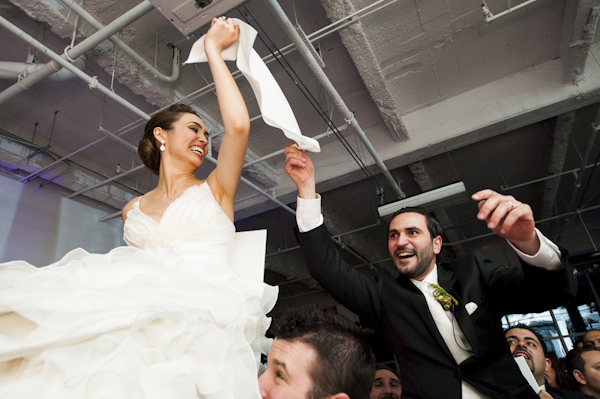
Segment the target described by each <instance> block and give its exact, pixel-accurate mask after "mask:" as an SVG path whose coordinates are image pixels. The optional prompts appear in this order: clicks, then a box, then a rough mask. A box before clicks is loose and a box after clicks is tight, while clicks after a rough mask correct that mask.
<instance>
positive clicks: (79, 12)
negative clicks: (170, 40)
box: [61, 1, 181, 83]
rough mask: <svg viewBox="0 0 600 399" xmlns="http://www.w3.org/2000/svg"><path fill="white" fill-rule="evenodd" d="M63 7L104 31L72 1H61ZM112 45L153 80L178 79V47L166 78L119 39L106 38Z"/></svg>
mask: <svg viewBox="0 0 600 399" xmlns="http://www.w3.org/2000/svg"><path fill="white" fill-rule="evenodd" d="M61 2H62V3H63V4H64V5H65V7H68V8H69V9H70V10H71V11H73V12H74V13H75V14H77V15H78V16H79V18H81V19H83V20H84V21H85V22H87V23H88V24H90V25H91V26H92V27H94V28H96V29H98V30H102V29H104V25H102V23H101V22H100V21H98V20H97V19H96V18H94V17H93V16H92V15H91V14H90V13H88V12H87V11H86V10H85V9H84V8H83V7H81V6H80V5H79V4H77V3H76V2H74V1H72V2H70V3H68V4H67V3H66V2H64V1H61ZM108 40H110V42H111V43H112V44H114V45H115V46H117V47H118V48H119V49H121V50H122V51H123V52H124V53H125V54H127V55H128V56H129V57H131V58H133V60H134V61H137V62H139V63H140V64H142V66H143V67H144V68H145V69H146V70H147V71H148V72H150V73H151V74H152V75H153V76H154V77H155V78H157V79H160V80H162V81H163V82H169V83H170V82H175V81H176V80H177V79H178V78H179V67H180V60H181V50H180V49H179V48H178V47H175V46H173V52H174V53H173V69H172V73H171V76H166V75H164V74H163V73H161V72H160V71H158V70H157V69H156V68H154V67H153V66H152V64H150V63H149V62H148V61H146V60H145V59H143V58H142V57H141V56H140V55H139V54H138V53H136V52H135V51H134V50H133V49H132V48H131V47H129V46H128V45H127V44H125V43H124V42H123V41H122V40H121V39H119V38H118V37H116V36H111V37H109V38H108Z"/></svg>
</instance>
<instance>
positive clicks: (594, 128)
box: [567, 109, 600, 210]
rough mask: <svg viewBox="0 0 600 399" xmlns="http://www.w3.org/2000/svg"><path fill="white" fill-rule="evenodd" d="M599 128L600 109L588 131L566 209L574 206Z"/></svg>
mask: <svg viewBox="0 0 600 399" xmlns="http://www.w3.org/2000/svg"><path fill="white" fill-rule="evenodd" d="M599 130H600V109H599V110H598V113H596V120H595V121H594V123H592V131H591V133H590V138H589V139H588V144H587V146H586V149H585V154H584V155H583V158H582V159H581V165H580V166H579V169H580V170H579V174H578V175H577V180H576V181H575V188H574V189H573V192H572V193H571V200H570V201H569V205H568V207H567V210H572V209H573V208H574V206H575V201H576V200H577V194H578V191H579V188H580V187H581V182H582V181H583V174H584V172H585V168H586V166H587V163H588V161H589V159H590V156H591V154H592V149H593V148H594V141H596V134H597V133H598V131H599Z"/></svg>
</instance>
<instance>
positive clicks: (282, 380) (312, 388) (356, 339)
mask: <svg viewBox="0 0 600 399" xmlns="http://www.w3.org/2000/svg"><path fill="white" fill-rule="evenodd" d="M270 331H271V333H272V334H273V335H274V336H275V340H274V342H273V346H272V347H271V350H270V351H269V354H268V356H267V370H266V371H265V372H264V373H263V374H262V375H261V376H260V378H259V379H258V385H259V388H260V394H261V396H262V397H263V398H264V399H280V398H287V399H296V398H297V399H324V398H334V399H348V398H352V399H355V398H356V399H367V398H368V397H369V391H370V386H371V382H372V381H373V372H374V370H375V356H374V355H373V352H372V351H371V348H370V347H369V345H368V344H367V342H366V340H365V339H364V337H363V336H362V334H361V333H360V331H359V329H358V328H357V327H356V326H355V325H354V324H352V323H351V322H349V321H348V320H347V319H345V318H343V317H341V316H338V315H337V314H335V313H333V312H323V311H320V310H317V309H313V310H299V311H292V312H288V313H286V314H285V315H283V316H281V317H279V318H275V319H274V321H273V325H272V326H271V330H270Z"/></svg>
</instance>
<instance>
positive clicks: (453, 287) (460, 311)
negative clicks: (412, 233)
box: [438, 265, 478, 356]
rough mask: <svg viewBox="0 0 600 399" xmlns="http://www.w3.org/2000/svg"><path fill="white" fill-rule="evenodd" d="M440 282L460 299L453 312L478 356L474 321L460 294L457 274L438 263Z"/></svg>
mask: <svg viewBox="0 0 600 399" xmlns="http://www.w3.org/2000/svg"><path fill="white" fill-rule="evenodd" d="M438 283H439V285H440V286H442V287H443V288H444V289H445V290H446V291H448V293H450V295H452V296H453V297H454V298H456V300H457V301H458V305H457V306H454V307H453V309H452V313H453V314H454V317H455V318H456V322H457V323H458V326H459V327H460V330H461V331H462V332H463V334H464V336H465V338H466V339H467V341H469V344H471V348H472V349H473V352H474V353H475V355H476V356H477V350H478V345H477V334H476V332H475V327H474V326H473V322H472V321H471V317H470V316H469V314H468V313H467V311H466V309H465V299H464V298H463V297H461V295H460V294H459V290H460V287H459V283H458V282H457V280H456V276H455V275H454V273H453V272H452V271H451V270H449V269H446V268H445V267H443V266H441V265H438Z"/></svg>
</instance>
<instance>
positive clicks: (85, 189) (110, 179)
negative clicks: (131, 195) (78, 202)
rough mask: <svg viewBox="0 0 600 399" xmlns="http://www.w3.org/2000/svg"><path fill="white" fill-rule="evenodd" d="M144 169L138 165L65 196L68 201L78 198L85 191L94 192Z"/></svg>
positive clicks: (143, 166)
mask: <svg viewBox="0 0 600 399" xmlns="http://www.w3.org/2000/svg"><path fill="white" fill-rule="evenodd" d="M145 167H146V166H145V165H143V164H142V165H138V166H136V167H135V168H132V169H130V170H128V171H126V172H122V173H119V174H118V175H114V176H113V177H110V178H108V179H106V180H102V181H101V182H98V183H96V184H93V185H91V186H89V187H86V188H83V189H81V190H79V191H77V192H75V193H73V194H71V195H69V196H67V198H68V199H70V198H73V197H76V196H78V195H80V194H83V193H85V192H87V191H90V190H94V189H96V188H98V187H102V186H104V185H106V184H108V183H110V182H111V181H113V180H117V179H119V178H121V177H123V176H125V175H128V174H129V173H132V172H135V171H136V170H140V169H144V168H145Z"/></svg>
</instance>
